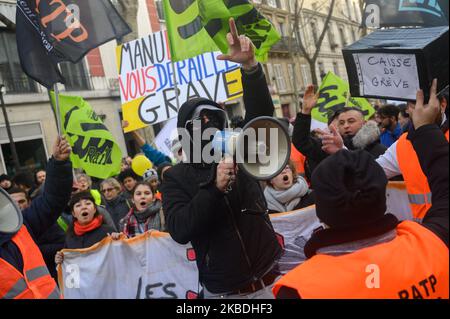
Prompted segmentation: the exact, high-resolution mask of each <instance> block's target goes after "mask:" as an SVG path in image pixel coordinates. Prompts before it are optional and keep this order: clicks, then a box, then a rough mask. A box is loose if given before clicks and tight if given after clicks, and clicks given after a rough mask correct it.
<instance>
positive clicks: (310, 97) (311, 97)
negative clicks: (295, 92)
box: [302, 84, 319, 115]
mask: <svg viewBox="0 0 450 319" xmlns="http://www.w3.org/2000/svg"><path fill="white" fill-rule="evenodd" d="M318 99H319V92H317V93H316V92H315V90H314V85H312V84H311V85H308V87H307V88H306V91H305V95H304V96H303V106H302V114H306V115H310V114H311V111H312V109H313V108H314V107H315V106H316V105H317V100H318Z"/></svg>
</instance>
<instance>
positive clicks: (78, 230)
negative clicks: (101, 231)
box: [74, 215, 103, 236]
mask: <svg viewBox="0 0 450 319" xmlns="http://www.w3.org/2000/svg"><path fill="white" fill-rule="evenodd" d="M102 224H103V216H102V215H98V216H97V217H95V218H94V219H93V220H92V221H91V222H90V223H89V224H87V225H84V226H83V225H80V223H78V221H75V223H74V231H75V235H77V236H83V235H84V234H86V233H88V232H90V231H93V230H94V229H97V228H99V227H100V226H101V225H102Z"/></svg>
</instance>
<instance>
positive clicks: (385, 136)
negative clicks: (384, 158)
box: [380, 123, 403, 148]
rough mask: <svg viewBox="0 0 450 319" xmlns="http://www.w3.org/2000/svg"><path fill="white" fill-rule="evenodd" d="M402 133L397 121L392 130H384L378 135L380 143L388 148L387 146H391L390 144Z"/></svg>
mask: <svg viewBox="0 0 450 319" xmlns="http://www.w3.org/2000/svg"><path fill="white" fill-rule="evenodd" d="M402 134H403V130H402V127H401V125H400V123H398V124H397V127H396V128H395V130H394V132H391V131H390V130H386V131H384V132H383V133H382V134H381V135H380V141H381V144H383V145H384V146H386V147H387V148H389V147H391V145H392V144H394V143H395V142H396V141H397V140H398V139H399V138H400V136H401V135H402Z"/></svg>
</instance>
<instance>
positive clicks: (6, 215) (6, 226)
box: [0, 187, 23, 234]
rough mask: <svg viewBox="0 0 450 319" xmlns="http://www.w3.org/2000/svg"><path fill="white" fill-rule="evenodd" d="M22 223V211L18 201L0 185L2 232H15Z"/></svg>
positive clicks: (0, 232)
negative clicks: (17, 203)
mask: <svg viewBox="0 0 450 319" xmlns="http://www.w3.org/2000/svg"><path fill="white" fill-rule="evenodd" d="M22 223H23V217H22V212H21V211H20V209H19V207H18V206H17V205H16V202H15V201H14V200H13V199H12V198H11V197H10V196H9V195H8V193H7V192H6V191H5V190H3V189H2V188H1V187H0V234H15V233H17V232H18V231H19V229H20V227H22Z"/></svg>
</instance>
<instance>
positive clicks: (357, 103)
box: [312, 72, 375, 123]
mask: <svg viewBox="0 0 450 319" xmlns="http://www.w3.org/2000/svg"><path fill="white" fill-rule="evenodd" d="M349 91H350V89H349V84H348V82H346V81H344V80H343V79H341V78H340V77H338V76H337V75H335V74H334V73H333V72H329V73H328V74H327V75H326V77H325V78H324V79H323V82H322V85H321V86H320V89H319V99H318V100H317V106H316V107H315V108H314V109H313V111H312V118H313V119H315V120H317V121H319V122H322V123H328V116H329V115H330V114H333V113H334V112H336V111H337V110H340V109H342V108H344V107H357V108H360V109H361V110H362V111H363V112H364V116H365V119H366V120H367V119H369V118H370V117H371V116H372V115H373V114H375V109H374V108H373V106H372V105H371V104H370V103H369V101H367V99H365V98H352V97H350V96H349V94H350V93H349Z"/></svg>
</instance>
